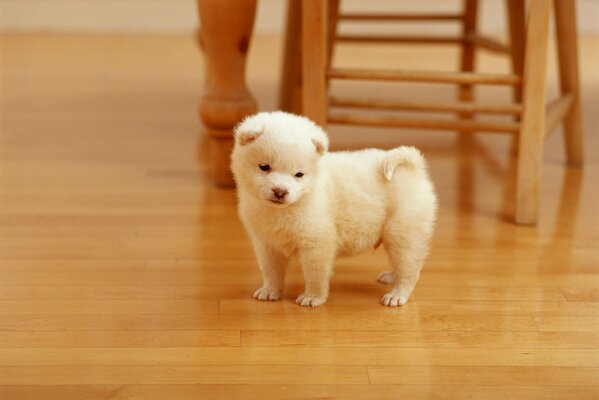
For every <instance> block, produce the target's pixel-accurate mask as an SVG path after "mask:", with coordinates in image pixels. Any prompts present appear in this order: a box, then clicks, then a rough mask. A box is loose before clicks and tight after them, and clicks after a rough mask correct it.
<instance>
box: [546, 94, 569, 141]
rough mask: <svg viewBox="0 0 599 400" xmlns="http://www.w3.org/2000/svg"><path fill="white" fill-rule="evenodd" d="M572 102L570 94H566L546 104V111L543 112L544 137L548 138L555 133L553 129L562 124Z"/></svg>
mask: <svg viewBox="0 0 599 400" xmlns="http://www.w3.org/2000/svg"><path fill="white" fill-rule="evenodd" d="M572 102H574V96H573V95H572V94H571V93H568V94H566V95H564V96H562V97H559V98H557V99H555V100H553V101H551V102H550V103H549V104H547V110H546V111H545V133H544V137H548V136H549V135H551V134H552V133H553V132H554V131H555V128H557V126H558V125H559V123H560V122H562V120H563V119H564V117H565V116H566V115H567V114H568V112H570V108H572Z"/></svg>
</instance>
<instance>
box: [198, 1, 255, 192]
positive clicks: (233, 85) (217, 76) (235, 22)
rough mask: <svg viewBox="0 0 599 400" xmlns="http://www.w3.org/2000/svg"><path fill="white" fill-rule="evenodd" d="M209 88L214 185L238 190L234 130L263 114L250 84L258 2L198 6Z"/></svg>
mask: <svg viewBox="0 0 599 400" xmlns="http://www.w3.org/2000/svg"><path fill="white" fill-rule="evenodd" d="M197 2H198V10H199V13H200V23H201V26H200V29H201V31H200V42H201V46H202V50H203V52H204V55H205V59H206V84H205V90H204V94H203V96H202V100H201V103H200V117H201V119H202V122H203V123H204V125H205V126H206V129H207V133H208V135H210V147H211V157H212V161H211V163H212V167H213V181H214V182H215V183H216V184H217V185H222V186H232V185H233V177H232V175H231V172H230V168H229V156H230V153H231V148H232V146H233V134H232V128H233V127H234V126H235V125H236V124H237V123H238V122H240V121H241V120H242V119H243V118H244V117H245V116H247V115H251V114H253V113H255V112H256V111H257V109H258V107H257V104H256V101H255V100H254V98H253V97H252V95H251V94H250V92H249V91H248V89H247V87H246V84H245V64H246V55H247V51H248V48H249V44H250V38H251V34H252V27H253V25H254V16H255V12H256V0H197Z"/></svg>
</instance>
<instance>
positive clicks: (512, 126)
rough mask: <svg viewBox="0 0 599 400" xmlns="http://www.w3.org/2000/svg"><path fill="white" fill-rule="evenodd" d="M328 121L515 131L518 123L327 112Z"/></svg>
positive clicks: (456, 129)
mask: <svg viewBox="0 0 599 400" xmlns="http://www.w3.org/2000/svg"><path fill="white" fill-rule="evenodd" d="M328 122H329V123H331V124H340V125H364V126H379V127H387V128H412V129H430V130H443V131H461V132H493V133H517V132H518V131H519V129H520V124H518V123H515V122H494V121H473V120H439V119H438V120H430V119H411V118H399V117H390V116H371V115H368V116H367V115H349V114H342V113H335V112H332V113H329V115H328Z"/></svg>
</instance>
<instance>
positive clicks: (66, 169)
mask: <svg viewBox="0 0 599 400" xmlns="http://www.w3.org/2000/svg"><path fill="white" fill-rule="evenodd" d="M0 40H1V72H2V77H1V79H2V80H1V107H2V108H1V135H2V137H1V143H0V151H1V160H0V161H1V164H0V174H1V175H0V183H1V188H0V208H1V209H0V235H1V243H0V252H1V263H0V385H2V387H1V388H0V398H2V400H13V399H19V400H21V399H44V400H80V399H103V398H111V399H220V398H222V399H234V398H250V399H303V398H327V399H329V398H330V399H333V398H335V399H366V398H367V399H398V398H411V399H414V398H435V399H466V398H467V399H578V400H581V399H597V398H599V386H598V385H599V211H598V210H599V202H598V198H599V152H598V150H599V137H598V135H597V133H598V132H597V131H598V129H599V113H598V112H597V110H598V109H599V74H597V71H599V56H598V54H599V39H598V38H596V39H588V38H587V39H584V40H583V41H582V50H581V54H582V58H583V59H582V61H583V65H582V75H583V82H584V87H583V99H584V111H585V115H584V118H585V130H586V140H587V143H586V145H587V147H586V156H587V158H586V166H585V169H584V172H582V171H580V170H575V169H567V168H564V154H563V150H562V139H561V137H560V135H559V134H557V135H555V136H553V137H551V138H550V139H549V140H548V141H547V143H546V145H547V146H546V153H545V157H544V160H545V161H544V170H543V180H542V188H541V191H542V207H541V216H540V224H539V226H538V227H536V228H535V227H522V226H515V225H514V224H512V222H511V220H512V218H513V197H514V190H513V188H514V185H513V177H514V173H515V169H514V163H513V157H512V156H511V154H512V152H511V150H510V149H511V140H510V138H509V137H504V136H497V135H478V136H476V137H475V138H473V139H472V140H469V139H467V138H461V139H460V138H458V137H457V136H456V135H455V134H452V133H427V132H416V133H414V132H397V131H394V130H364V129H355V128H352V129H349V128H344V129H338V128H337V127H332V128H331V134H332V141H333V145H334V147H335V148H337V149H339V148H356V147H359V146H366V145H368V146H370V145H378V146H382V147H391V146H395V145H398V144H412V145H416V146H418V147H420V148H421V149H422V150H423V151H424V153H425V154H426V156H427V157H428V158H429V161H430V168H431V173H432V176H433V178H434V180H435V182H436V185H437V189H438V192H439V195H440V199H441V208H440V217H439V223H438V230H437V233H436V236H435V240H434V246H433V251H432V254H431V257H430V259H429V260H428V262H427V264H426V267H425V269H424V271H423V274H422V277H421V279H420V282H419V284H418V286H417V288H416V291H415V294H414V296H413V298H412V300H411V301H410V303H408V305H406V306H405V307H403V308H398V309H388V308H384V307H382V306H381V305H379V304H378V301H379V298H380V297H381V296H382V295H383V294H384V293H385V290H386V289H385V288H384V287H382V286H380V285H378V284H376V283H375V278H376V276H377V274H378V273H379V272H380V271H382V270H383V269H385V266H386V260H385V256H384V253H383V252H382V251H381V250H378V251H377V252H373V253H371V254H366V255H364V256H360V257H358V258H352V259H344V260H339V261H338V263H337V265H336V272H335V276H334V277H333V280H332V290H331V296H330V301H329V303H327V304H326V305H325V306H323V307H320V308H316V309H306V308H300V307H298V306H296V305H295V304H294V299H295V296H297V294H298V293H300V290H301V283H302V279H301V275H300V272H299V271H298V268H297V266H295V267H294V268H293V269H292V271H291V276H290V279H289V286H288V289H287V290H286V293H285V298H284V300H283V301H279V302H274V303H264V302H257V301H254V300H252V299H251V294H252V291H253V290H254V289H255V288H256V287H257V286H258V285H259V284H260V276H259V273H258V270H257V266H256V261H255V259H254V256H253V253H252V250H251V247H250V243H249V240H248V238H247V237H246V235H245V234H244V232H243V229H242V227H241V225H240V223H239V221H238V219H237V216H236V211H235V204H236V199H235V194H234V192H233V191H231V190H222V189H218V188H215V187H213V186H211V185H210V184H209V182H208V179H207V174H208V172H209V164H208V162H207V160H206V154H207V152H206V140H205V138H204V136H202V134H201V128H200V126H199V124H198V122H197V114H196V110H197V104H198V99H199V94H200V91H201V84H202V80H203V71H202V65H201V59H200V57H199V55H198V53H197V47H196V44H195V43H194V42H193V41H192V40H191V39H189V38H183V37H176V36H156V37H118V36H105V37H101V36H60V35H55V36H37V35H30V36H28V35H24V36H19V35H12V36H3V37H1V39H0ZM279 50H280V41H279V40H278V39H277V38H269V37H259V38H257V39H256V40H255V42H254V44H253V48H252V53H251V54H252V56H251V60H250V66H249V73H248V75H249V78H250V83H251V85H250V86H251V89H252V90H253V92H254V93H255V94H256V96H257V98H258V100H259V102H260V103H261V105H262V107H263V108H267V109H268V108H273V107H274V106H275V101H276V93H277V86H276V85H277V81H276V77H277V76H278V71H279V65H280V59H279V54H280V52H279ZM452 54H453V53H450V52H449V50H444V49H439V50H438V51H430V49H427V50H419V49H415V48H404V49H403V50H398V51H396V52H394V51H381V50H380V49H378V51H377V50H376V49H375V50H374V52H371V53H369V50H366V49H365V48H363V47H356V48H355V49H354V51H346V50H341V51H340V52H339V54H338V60H337V61H338V62H340V63H341V62H353V63H354V64H357V63H368V62H374V63H384V62H388V61H392V62H397V60H398V58H397V57H401V58H399V59H401V60H402V62H403V63H404V64H406V65H407V66H408V67H413V66H415V65H416V64H417V62H422V61H423V57H424V61H426V62H427V63H428V64H429V65H430V66H433V67H438V68H453V67H454V66H455V63H454V62H453V61H452V62H447V61H446V60H448V59H449V60H455V58H451V56H452ZM552 54H553V53H552ZM275 55H276V56H275ZM447 57H450V58H447ZM480 61H481V66H482V67H484V68H487V69H489V70H495V69H496V70H502V68H505V67H506V66H507V62H504V61H502V60H500V59H498V58H496V57H494V56H493V57H492V56H484V57H483V58H481V60H480ZM554 70H555V68H553V67H552V69H551V71H550V76H551V78H550V79H551V85H550V86H551V87H550V90H549V91H550V92H551V93H555V87H556V85H555V78H554V76H555V75H554ZM410 88H411V90H412V91H411V92H409V94H410V98H418V97H422V98H429V99H430V98H435V97H437V96H439V97H440V96H442V95H448V94H450V95H451V94H452V93H453V92H451V91H450V90H449V89H448V88H442V89H440V90H441V92H440V93H438V94H436V93H437V92H433V91H432V90H425V91H422V90H420V91H418V90H416V88H415V87H412V86H410ZM334 89H335V90H340V91H345V92H346V93H347V92H352V91H353V92H362V91H363V90H365V89H363V87H362V86H359V85H354V86H348V87H334ZM395 92H396V91H395V89H393V90H392V89H390V88H389V87H388V86H386V87H383V88H382V89H380V90H374V89H371V94H376V93H381V94H383V95H386V94H395ZM423 93H424V94H423ZM480 95H481V97H482V98H483V99H488V100H493V99H499V98H506V99H507V98H509V93H499V92H497V93H495V92H492V93H481V94H480Z"/></svg>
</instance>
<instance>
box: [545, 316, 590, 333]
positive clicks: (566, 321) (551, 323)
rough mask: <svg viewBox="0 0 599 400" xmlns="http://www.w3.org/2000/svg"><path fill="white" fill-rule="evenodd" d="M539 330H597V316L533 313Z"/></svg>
mask: <svg viewBox="0 0 599 400" xmlns="http://www.w3.org/2000/svg"><path fill="white" fill-rule="evenodd" d="M533 319H534V321H535V324H537V327H538V328H539V330H540V331H546V332H599V317H585V316H563V315H561V316H552V315H547V314H545V315H537V314H534V315H533Z"/></svg>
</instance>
